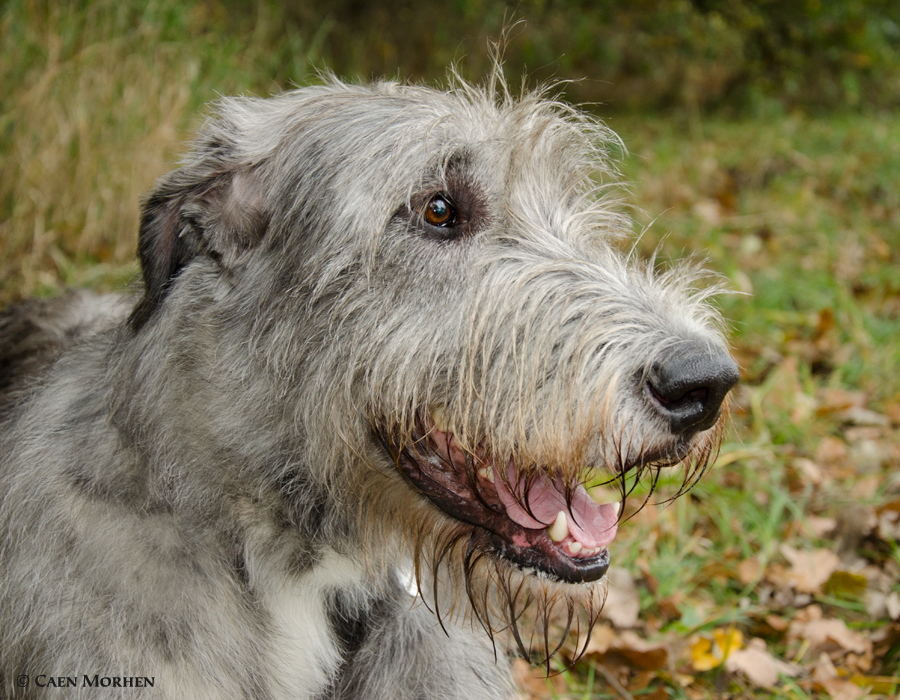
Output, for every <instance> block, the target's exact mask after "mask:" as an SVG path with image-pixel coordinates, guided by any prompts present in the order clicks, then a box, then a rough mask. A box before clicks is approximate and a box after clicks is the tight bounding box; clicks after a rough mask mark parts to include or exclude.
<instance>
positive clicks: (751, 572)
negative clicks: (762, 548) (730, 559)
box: [737, 557, 763, 586]
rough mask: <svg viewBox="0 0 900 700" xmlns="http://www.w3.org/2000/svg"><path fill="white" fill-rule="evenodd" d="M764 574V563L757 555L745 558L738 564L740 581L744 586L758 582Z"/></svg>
mask: <svg viewBox="0 0 900 700" xmlns="http://www.w3.org/2000/svg"><path fill="white" fill-rule="evenodd" d="M762 574H763V566H762V563H761V562H760V561H759V559H757V558H756V557H750V558H749V559H744V561H742V562H740V563H738V565H737V575H738V581H740V582H741V585H743V586H749V585H750V584H751V583H756V582H757V581H759V580H761V579H762Z"/></svg>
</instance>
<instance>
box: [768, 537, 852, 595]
mask: <svg viewBox="0 0 900 700" xmlns="http://www.w3.org/2000/svg"><path fill="white" fill-rule="evenodd" d="M781 553H782V554H783V555H784V558H785V559H787V560H788V561H789V562H790V564H791V570H790V571H789V572H788V574H787V580H788V583H791V584H793V586H794V587H795V588H796V589H797V590H798V591H800V592H801V593H817V592H819V589H820V588H821V587H822V584H823V583H825V582H826V581H827V580H828V579H829V578H830V577H831V574H832V573H834V571H835V570H836V569H837V567H838V564H840V559H838V556H837V554H835V553H834V552H832V551H831V550H830V549H814V550H812V551H805V550H799V549H794V548H793V547H791V546H790V545H786V544H783V545H781Z"/></svg>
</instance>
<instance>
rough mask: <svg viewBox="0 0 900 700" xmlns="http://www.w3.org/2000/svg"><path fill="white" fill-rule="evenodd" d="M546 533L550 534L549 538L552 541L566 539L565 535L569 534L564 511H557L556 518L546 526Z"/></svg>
mask: <svg viewBox="0 0 900 700" xmlns="http://www.w3.org/2000/svg"><path fill="white" fill-rule="evenodd" d="M547 534H549V535H550V539H551V540H553V541H554V542H562V541H563V540H564V539H566V535H568V534H569V524H568V523H567V522H566V514H565V511H559V515H557V516H556V520H555V521H553V524H552V525H551V526H550V527H549V528H547Z"/></svg>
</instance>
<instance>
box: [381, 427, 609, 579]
mask: <svg viewBox="0 0 900 700" xmlns="http://www.w3.org/2000/svg"><path fill="white" fill-rule="evenodd" d="M391 452H392V453H393V455H394V458H395V461H396V462H397V465H398V467H399V468H400V471H401V472H402V473H403V474H404V476H406V478H407V479H409V481H410V482H411V483H412V484H413V485H414V486H415V487H416V488H417V489H419V490H420V491H421V492H422V493H424V494H425V495H426V496H427V497H428V498H429V499H430V500H431V501H433V502H434V503H435V504H436V505H437V506H438V507H440V508H441V510H443V511H444V512H445V513H447V514H448V515H450V516H452V517H453V518H456V519H457V520H461V521H463V522H466V523H469V524H470V525H474V526H476V527H478V528H480V530H481V532H479V533H478V534H479V536H478V537H476V538H473V542H477V543H478V544H479V546H482V547H483V548H484V549H486V550H487V551H489V552H490V553H492V554H494V555H496V556H500V557H502V558H504V559H506V560H508V561H510V562H512V563H513V564H515V565H516V566H517V567H519V568H520V569H522V570H525V571H531V572H536V573H541V574H544V575H546V576H549V577H550V578H553V579H556V580H559V581H563V582H566V583H584V582H588V581H595V580H597V579H599V578H601V577H602V576H603V575H604V574H605V573H606V570H607V569H608V568H609V560H610V559H609V550H608V549H607V547H608V545H609V544H610V543H611V542H612V541H613V539H614V538H615V536H616V530H617V528H618V517H619V506H620V504H619V503H618V502H612V503H596V502H595V501H594V500H593V499H592V498H591V496H590V495H589V494H588V491H587V490H586V489H585V487H584V485H583V484H582V483H581V481H578V480H576V481H573V482H572V483H567V482H566V481H565V480H564V478H563V477H562V476H557V477H554V478H551V477H549V476H548V475H547V473H546V471H545V470H541V469H536V470H533V471H529V472H528V473H527V474H522V473H521V472H520V470H518V469H517V468H516V465H515V464H514V463H513V461H512V460H508V461H507V462H506V463H503V464H498V463H497V461H495V460H494V458H493V457H492V456H491V454H490V451H489V450H487V449H484V448H483V447H479V448H478V450H476V454H474V455H473V454H469V453H467V452H465V451H463V450H462V449H460V447H459V445H458V444H457V442H456V440H455V438H454V436H453V434H452V433H449V432H444V431H442V430H440V429H438V428H437V427H436V426H435V425H434V424H433V422H431V421H429V425H427V426H423V427H422V429H421V431H417V432H416V433H414V435H413V443H412V444H411V445H410V446H408V447H405V448H403V449H399V450H396V449H392V450H391Z"/></svg>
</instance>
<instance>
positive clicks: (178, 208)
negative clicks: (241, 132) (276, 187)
mask: <svg viewBox="0 0 900 700" xmlns="http://www.w3.org/2000/svg"><path fill="white" fill-rule="evenodd" d="M196 167H197V166H187V167H185V168H181V169H179V170H176V171H174V172H172V173H169V174H168V175H166V176H165V177H163V178H162V179H161V180H160V181H159V182H158V183H157V184H156V187H155V188H154V190H153V191H152V192H151V193H150V196H149V197H148V198H147V200H146V202H145V203H144V208H143V211H142V213H141V228H140V234H139V238H138V256H139V258H140V261H141V272H142V274H143V277H144V296H143V298H142V299H141V301H140V302H139V303H138V305H137V306H136V307H135V309H134V311H133V312H132V314H131V318H130V319H129V320H130V323H131V326H132V328H134V329H135V330H137V329H138V328H140V327H141V326H142V325H143V324H144V323H145V322H146V321H147V319H148V318H150V316H151V315H152V314H153V312H154V311H155V310H156V308H157V307H158V306H159V305H160V304H161V303H162V301H163V299H165V297H166V295H167V294H168V292H169V289H170V288H171V286H172V283H173V282H174V281H175V279H176V278H177V277H178V275H179V274H181V271H182V270H183V269H184V268H185V267H187V266H188V265H189V264H190V262H191V261H192V260H194V259H195V258H197V257H198V256H206V257H208V258H211V259H213V260H215V261H216V262H217V263H218V264H219V265H220V266H221V267H222V268H223V269H228V268H231V267H234V266H235V265H236V264H238V262H239V261H240V259H241V258H242V257H243V255H244V254H245V253H246V252H247V251H248V250H250V249H251V248H253V247H254V246H255V245H256V244H257V243H258V242H259V241H260V240H261V239H262V238H263V236H264V235H265V233H266V230H267V229H268V225H269V216H268V213H267V212H266V209H265V206H264V202H263V197H262V190H261V188H260V186H259V176H258V174H256V173H252V172H246V171H240V170H232V171H227V172H219V173H215V174H208V175H206V176H205V177H198V176H196V174H195V173H194V172H192V171H194V170H195V169H196Z"/></svg>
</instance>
